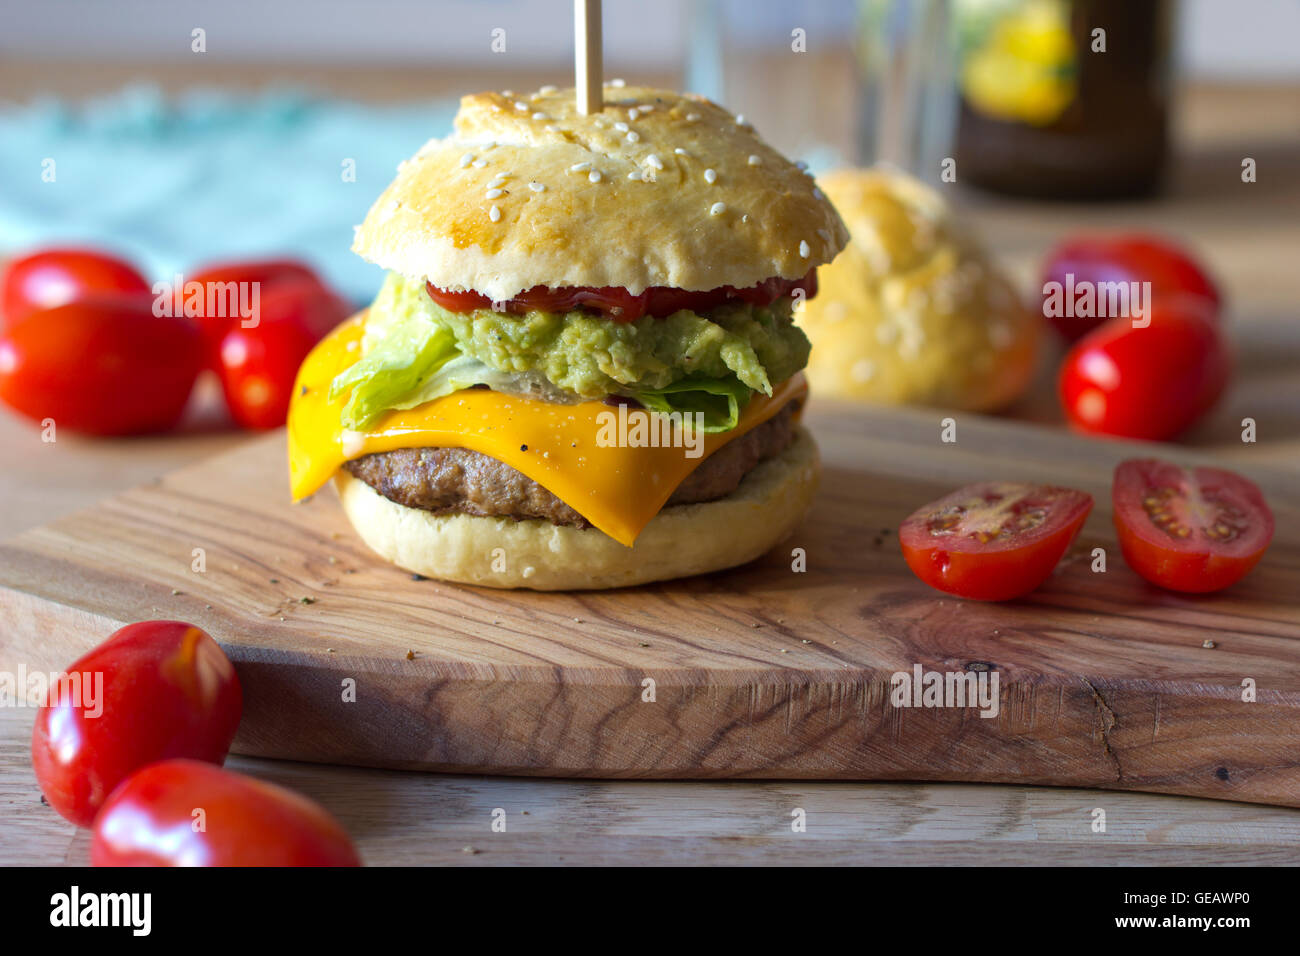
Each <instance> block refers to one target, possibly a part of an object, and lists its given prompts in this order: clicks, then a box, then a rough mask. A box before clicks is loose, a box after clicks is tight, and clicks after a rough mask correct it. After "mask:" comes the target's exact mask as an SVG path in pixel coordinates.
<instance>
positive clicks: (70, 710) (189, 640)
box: [32, 621, 243, 826]
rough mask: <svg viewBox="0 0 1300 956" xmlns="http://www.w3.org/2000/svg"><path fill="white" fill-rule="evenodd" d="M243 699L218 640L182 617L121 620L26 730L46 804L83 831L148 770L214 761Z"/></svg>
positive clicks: (222, 754)
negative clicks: (169, 762) (172, 761)
mask: <svg viewBox="0 0 1300 956" xmlns="http://www.w3.org/2000/svg"><path fill="white" fill-rule="evenodd" d="M242 707H243V698H242V695H241V692H240V689H239V678H238V677H237V676H236V674H235V668H234V667H233V666H232V665H231V663H230V660H229V659H228V658H227V657H226V655H225V654H224V653H222V650H221V648H220V647H219V646H217V642H216V641H214V640H213V639H212V638H210V637H209V636H208V635H207V634H206V633H204V632H203V631H201V630H199V629H198V628H197V627H194V626H193V625H190V624H185V623H182V622H181V621H143V622H141V623H139V624H129V625H127V626H126V627H124V628H122V629H121V630H119V631H117V632H115V633H114V634H113V635H112V636H111V637H109V639H108V640H107V641H105V642H104V643H103V644H100V645H99V646H98V647H96V648H95V649H94V650H92V651H91V652H90V653H89V654H87V655H86V656H84V657H82V658H81V659H80V660H78V661H77V662H76V663H75V664H73V665H72V666H71V667H69V668H68V669H67V671H66V672H65V674H64V675H63V676H62V677H60V678H59V680H58V681H57V682H56V683H55V685H54V686H53V687H51V689H50V696H49V698H48V700H47V702H46V705H45V706H43V707H41V708H40V710H39V711H38V713H37V716H36V727H35V729H34V730H33V732H32V766H33V767H34V768H35V769H36V781H37V783H39V784H40V787H41V792H42V793H44V794H45V799H46V800H48V801H49V804H50V806H52V807H53V808H54V809H55V810H57V811H58V812H59V813H61V814H63V816H65V817H67V818H68V819H69V820H71V821H72V822H73V823H76V824H79V825H81V826H89V825H90V822H91V820H93V819H94V817H95V813H96V812H97V811H98V810H99V808H100V807H101V806H102V805H103V803H104V800H105V799H106V798H107V797H108V795H109V794H110V793H111V792H112V790H113V788H114V787H116V786H117V785H118V784H119V783H121V782H122V781H123V780H125V779H126V778H127V777H128V776H130V775H131V774H132V773H134V772H135V771H136V770H139V769H140V768H141V767H143V766H145V765H146V764H151V763H153V762H155V761H158V760H166V759H168V758H170V757H192V758H194V759H196V760H207V761H210V762H212V763H216V764H219V763H221V762H222V761H224V760H225V759H226V751H228V750H229V749H230V742H231V741H232V740H233V739H234V737H235V729H236V728H237V727H238V726H239V716H240V712H241V710H242Z"/></svg>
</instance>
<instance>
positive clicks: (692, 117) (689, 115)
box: [686, 113, 700, 123]
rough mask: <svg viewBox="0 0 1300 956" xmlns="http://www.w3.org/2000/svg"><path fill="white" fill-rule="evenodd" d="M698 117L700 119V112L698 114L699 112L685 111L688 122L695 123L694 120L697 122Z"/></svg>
mask: <svg viewBox="0 0 1300 956" xmlns="http://www.w3.org/2000/svg"><path fill="white" fill-rule="evenodd" d="M699 119H700V114H699V113H687V114H686V122H688V123H695V122H698V121H699Z"/></svg>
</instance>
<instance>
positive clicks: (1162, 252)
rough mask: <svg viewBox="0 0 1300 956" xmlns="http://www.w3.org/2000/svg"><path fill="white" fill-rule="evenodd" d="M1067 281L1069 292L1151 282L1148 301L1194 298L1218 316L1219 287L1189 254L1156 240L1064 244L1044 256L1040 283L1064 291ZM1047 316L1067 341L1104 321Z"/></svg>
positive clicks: (1086, 240) (1098, 239)
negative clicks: (1183, 295) (1084, 287)
mask: <svg viewBox="0 0 1300 956" xmlns="http://www.w3.org/2000/svg"><path fill="white" fill-rule="evenodd" d="M1069 276H1072V277H1073V279H1072V280H1070V279H1068V278H1067V277H1069ZM1071 281H1072V284H1073V287H1074V288H1080V283H1084V282H1086V283H1090V284H1092V285H1093V286H1094V288H1095V287H1097V286H1100V285H1101V284H1102V283H1109V282H1125V283H1127V282H1150V283H1151V296H1152V298H1157V297H1164V296H1167V295H1174V294H1177V293H1187V294H1190V295H1195V296H1198V297H1200V298H1203V299H1206V300H1207V301H1208V302H1209V304H1210V306H1211V310H1210V311H1211V315H1212V316H1217V313H1218V309H1219V306H1220V304H1221V301H1222V298H1221V296H1220V294H1219V290H1218V287H1217V286H1215V284H1214V282H1213V281H1212V280H1211V279H1210V277H1209V276H1208V275H1207V274H1206V272H1205V269H1204V267H1203V266H1202V265H1201V264H1200V263H1199V262H1197V261H1196V259H1195V258H1193V257H1192V255H1191V254H1190V253H1188V252H1187V251H1186V250H1184V249H1181V248H1179V247H1178V246H1176V245H1174V244H1173V243H1171V242H1168V241H1166V240H1163V239H1160V238H1158V237H1156V236H1143V235H1125V236H1113V237H1109V238H1108V237H1102V236H1077V237H1075V238H1073V239H1068V240H1066V241H1065V242H1063V243H1062V244H1061V245H1059V246H1057V247H1056V248H1055V249H1054V250H1052V252H1051V254H1050V255H1049V256H1048V257H1047V262H1046V263H1045V265H1044V267H1043V284H1044V285H1046V284H1047V283H1049V282H1056V283H1060V285H1061V287H1062V288H1065V287H1066V286H1067V284H1069V283H1070V282H1071ZM1044 295H1046V293H1044ZM1048 318H1049V320H1050V321H1051V322H1052V324H1053V325H1055V326H1056V328H1057V330H1058V331H1059V332H1060V333H1061V335H1062V336H1064V337H1065V339H1066V341H1069V342H1073V341H1075V340H1076V339H1079V338H1080V337H1082V336H1083V335H1086V334H1087V333H1088V332H1090V331H1092V330H1093V329H1095V328H1097V327H1098V326H1099V325H1102V324H1103V323H1104V322H1106V318H1105V317H1102V318H1097V317H1089V318H1084V317H1080V316H1071V315H1059V316H1049V317H1048Z"/></svg>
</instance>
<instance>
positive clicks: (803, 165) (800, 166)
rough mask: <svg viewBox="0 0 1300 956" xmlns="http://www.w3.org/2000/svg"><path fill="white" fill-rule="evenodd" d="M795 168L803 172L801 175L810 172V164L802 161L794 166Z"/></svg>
mask: <svg viewBox="0 0 1300 956" xmlns="http://www.w3.org/2000/svg"><path fill="white" fill-rule="evenodd" d="M794 168H795V169H797V170H799V172H801V173H803V172H807V171H808V164H807V163H805V162H804V161H803V160H802V159H801V160H799V161H798V162H797V163H795V164H794Z"/></svg>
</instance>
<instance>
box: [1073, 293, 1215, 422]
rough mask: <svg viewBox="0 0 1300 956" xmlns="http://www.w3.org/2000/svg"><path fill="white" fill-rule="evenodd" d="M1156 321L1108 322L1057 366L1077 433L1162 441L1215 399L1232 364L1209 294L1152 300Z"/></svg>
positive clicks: (1079, 344)
mask: <svg viewBox="0 0 1300 956" xmlns="http://www.w3.org/2000/svg"><path fill="white" fill-rule="evenodd" d="M1150 318H1151V324H1150V325H1148V326H1146V327H1145V328H1136V329H1135V328H1133V324H1132V322H1131V321H1130V320H1129V319H1123V318H1121V319H1111V320H1110V321H1109V322H1107V323H1106V324H1105V325H1103V326H1102V327H1101V328H1099V329H1097V330H1095V331H1093V332H1090V333H1088V335H1086V336H1084V337H1083V338H1082V339H1080V340H1079V341H1078V342H1077V343H1076V344H1075V346H1074V348H1072V349H1071V350H1070V352H1069V354H1068V355H1067V356H1066V357H1065V361H1064V362H1063V363H1062V365H1061V371H1060V381H1059V388H1060V395H1061V404H1062V406H1063V407H1064V409H1065V414H1066V417H1067V418H1068V419H1069V422H1070V424H1071V425H1073V426H1074V427H1075V428H1077V429H1079V430H1080V431H1084V432H1092V433H1097V434H1103V435H1120V436H1122V437H1125V438H1142V439H1146V440H1148V441H1164V440H1166V439H1169V438H1173V437H1175V436H1177V435H1178V434H1180V433H1181V432H1183V431H1185V430H1186V429H1187V428H1189V427H1190V426H1191V425H1192V424H1194V423H1195V422H1196V421H1197V419H1199V418H1200V417H1201V416H1202V415H1204V414H1205V413H1206V412H1207V411H1209V409H1210V408H1211V407H1212V406H1213V405H1214V403H1215V402H1216V401H1218V399H1219V396H1220V395H1221V394H1222V393H1223V389H1224V386H1225V385H1226V384H1227V382H1228V375H1229V372H1230V369H1231V361H1230V359H1229V356H1228V349H1227V346H1226V345H1225V343H1224V341H1223V336H1222V334H1221V333H1220V331H1219V327H1218V325H1217V323H1216V322H1215V321H1214V319H1213V317H1212V314H1211V309H1210V306H1209V304H1208V302H1206V300H1204V299H1200V298H1197V297H1194V296H1173V297H1168V298H1163V299H1156V300H1155V301H1154V302H1153V303H1152V305H1151V316H1150Z"/></svg>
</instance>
